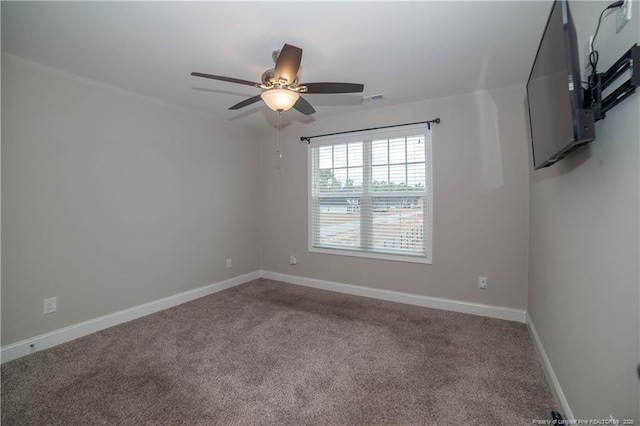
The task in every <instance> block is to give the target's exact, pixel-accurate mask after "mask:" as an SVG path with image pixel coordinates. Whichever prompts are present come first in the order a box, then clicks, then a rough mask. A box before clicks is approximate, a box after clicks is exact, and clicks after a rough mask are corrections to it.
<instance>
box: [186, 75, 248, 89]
mask: <svg viewBox="0 0 640 426" xmlns="http://www.w3.org/2000/svg"><path fill="white" fill-rule="evenodd" d="M191 75H193V76H195V77H204V78H210V79H213V80H222V81H228V82H229V83H237V84H245V85H247V86H254V87H260V83H254V82H253V81H248V80H241V79H239V78H233V77H225V76H223V75H213V74H203V73H201V72H192V73H191Z"/></svg>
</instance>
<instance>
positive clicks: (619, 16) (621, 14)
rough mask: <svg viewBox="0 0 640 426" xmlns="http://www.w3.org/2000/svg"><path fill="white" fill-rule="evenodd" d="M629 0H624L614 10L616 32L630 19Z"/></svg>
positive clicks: (630, 2)
mask: <svg viewBox="0 0 640 426" xmlns="http://www.w3.org/2000/svg"><path fill="white" fill-rule="evenodd" d="M632 3H633V2H632V1H631V0H624V3H623V4H622V6H620V7H619V8H618V10H616V32H617V33H619V32H620V30H621V29H622V27H624V26H625V24H626V23H627V22H629V21H630V20H631V4H632Z"/></svg>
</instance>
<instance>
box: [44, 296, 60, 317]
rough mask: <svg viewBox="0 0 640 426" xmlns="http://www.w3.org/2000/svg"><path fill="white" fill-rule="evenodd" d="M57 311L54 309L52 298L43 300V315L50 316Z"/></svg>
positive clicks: (54, 302)
mask: <svg viewBox="0 0 640 426" xmlns="http://www.w3.org/2000/svg"><path fill="white" fill-rule="evenodd" d="M56 309H57V307H56V298H55V297H52V298H49V299H44V303H43V313H45V314H50V313H52V312H55V311H56Z"/></svg>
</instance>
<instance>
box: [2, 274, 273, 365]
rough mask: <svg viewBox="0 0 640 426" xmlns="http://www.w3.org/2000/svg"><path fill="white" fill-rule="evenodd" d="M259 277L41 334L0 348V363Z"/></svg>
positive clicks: (226, 282)
mask: <svg viewBox="0 0 640 426" xmlns="http://www.w3.org/2000/svg"><path fill="white" fill-rule="evenodd" d="M260 276H261V273H260V271H255V272H250V273H248V274H244V275H239V276H237V277H233V278H229V279H227V280H224V281H220V282H217V283H214V284H209V285H206V286H204V287H200V288H196V289H193V290H189V291H185V292H183V293H179V294H175V295H173V296H169V297H165V298H163V299H158V300H154V301H153V302H149V303H144V304H142V305H138V306H134V307H132V308H128V309H124V310H122V311H118V312H114V313H112V314H108V315H104V316H101V317H98V318H93V319H90V320H88V321H84V322H81V323H78V324H74V325H71V326H69V327H64V328H61V329H58V330H54V331H51V332H49V333H45V334H41V335H39V336H36V337H32V338H30V339H26V340H22V341H20V342H16V343H12V344H10V345H6V346H3V347H2V348H0V359H1V360H2V361H1V362H2V363H4V362H7V361H11V360H13V359H16V358H20V357H22V356H25V355H28V354H30V353H33V352H37V351H40V350H43V349H47V348H51V347H53V346H56V345H59V344H61V343H65V342H68V341H70V340H74V339H77V338H79V337H83V336H86V335H88V334H91V333H95V332H96V331H100V330H104V329H105V328H109V327H113V326H114V325H118V324H121V323H123V322H127V321H131V320H134V319H136V318H140V317H143V316H146V315H149V314H153V313H155V312H158V311H162V310H164V309H167V308H171V307H173V306H177V305H181V304H183V303H186V302H190V301H191V300H195V299H199V298H200V297H203V296H208V295H210V294H213V293H217V292H219V291H222V290H226V289H228V288H231V287H235V286H237V285H240V284H244V283H246V282H248V281H252V280H255V279H258V278H260ZM31 345H33V347H31Z"/></svg>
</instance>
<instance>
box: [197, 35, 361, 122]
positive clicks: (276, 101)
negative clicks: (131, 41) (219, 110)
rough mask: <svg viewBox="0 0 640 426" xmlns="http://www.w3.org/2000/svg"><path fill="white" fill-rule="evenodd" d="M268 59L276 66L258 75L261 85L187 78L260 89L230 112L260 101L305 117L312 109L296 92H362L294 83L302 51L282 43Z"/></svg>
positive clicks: (345, 85)
mask: <svg viewBox="0 0 640 426" xmlns="http://www.w3.org/2000/svg"><path fill="white" fill-rule="evenodd" d="M272 58H273V61H274V62H275V64H276V65H275V68H272V69H268V70H266V71H265V72H264V73H263V74H262V83H255V82H253V81H248V80H242V79H239V78H233V77H225V76H222V75H213V74H203V73H200V72H192V73H191V75H193V76H195V77H204V78H211V79H213V80H221V81H227V82H229V83H236V84H244V85H246V86H253V87H257V88H260V89H262V93H261V94H259V95H256V96H252V97H250V98H248V99H245V100H244V101H242V102H239V103H237V104H235V105H233V106H232V107H231V108H229V109H231V110H236V109H240V108H244V107H246V106H248V105H251V104H253V103H255V102H258V101H259V100H260V99H262V100H263V101H264V103H265V104H267V106H268V107H269V108H271V109H272V110H274V111H287V110H289V109H291V108H294V109H296V110H298V111H300V112H301V113H303V114H305V115H311V114H313V113H314V112H316V110H315V109H314V108H313V107H312V106H311V104H310V103H309V102H307V101H306V100H305V99H304V98H302V97H301V96H300V93H310V94H311V93H322V94H326V93H357V92H362V91H363V90H364V85H363V84H356V83H302V84H298V69H299V68H300V62H301V61H302V49H300V48H299V47H296V46H292V45H290V44H285V45H284V46H282V49H280V50H276V51H275V52H273V54H272Z"/></svg>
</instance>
